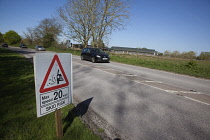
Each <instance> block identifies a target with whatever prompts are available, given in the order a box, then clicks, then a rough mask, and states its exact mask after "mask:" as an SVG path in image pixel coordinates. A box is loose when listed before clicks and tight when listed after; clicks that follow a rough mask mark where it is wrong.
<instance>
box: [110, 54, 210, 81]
mask: <svg viewBox="0 0 210 140" xmlns="http://www.w3.org/2000/svg"><path fill="white" fill-rule="evenodd" d="M110 56H111V61H115V62H120V63H125V64H131V65H136V66H141V67H147V68H152V69H158V70H164V71H169V72H174V73H179V74H185V75H190V76H195V77H200V78H206V79H210V61H200V60H187V59H176V58H167V57H154V56H140V55H129V54H114V53H110Z"/></svg>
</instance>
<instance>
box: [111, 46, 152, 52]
mask: <svg viewBox="0 0 210 140" xmlns="http://www.w3.org/2000/svg"><path fill="white" fill-rule="evenodd" d="M111 50H114V51H130V52H139V53H154V52H156V51H155V50H153V49H144V48H143V49H141V48H129V47H117V46H112V47H111Z"/></svg>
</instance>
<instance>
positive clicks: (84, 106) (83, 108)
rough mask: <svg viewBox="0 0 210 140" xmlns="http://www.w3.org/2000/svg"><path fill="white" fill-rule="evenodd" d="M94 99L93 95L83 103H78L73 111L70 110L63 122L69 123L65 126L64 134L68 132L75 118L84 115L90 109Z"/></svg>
mask: <svg viewBox="0 0 210 140" xmlns="http://www.w3.org/2000/svg"><path fill="white" fill-rule="evenodd" d="M92 100H93V97H92V98H89V99H87V100H84V101H82V102H81V103H79V104H77V106H76V107H74V108H73V109H72V110H71V111H69V113H68V115H67V116H66V118H65V119H63V122H66V123H67V124H66V125H65V126H64V128H63V133H64V134H65V133H66V131H67V129H68V128H69V127H70V125H71V124H72V122H73V121H74V118H76V117H79V116H80V117H82V116H83V115H84V114H85V113H86V112H87V111H88V108H89V106H90V103H91V101H92Z"/></svg>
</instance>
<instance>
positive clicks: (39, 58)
mask: <svg viewBox="0 0 210 140" xmlns="http://www.w3.org/2000/svg"><path fill="white" fill-rule="evenodd" d="M34 72H35V86H36V106H37V117H41V116H44V115H46V114H48V113H51V112H53V111H55V110H56V109H60V108H62V107H64V106H66V105H68V104H70V103H72V100H73V98H72V96H73V94H72V87H73V83H72V56H71V54H69V53H57V54H56V53H36V54H35V57H34Z"/></svg>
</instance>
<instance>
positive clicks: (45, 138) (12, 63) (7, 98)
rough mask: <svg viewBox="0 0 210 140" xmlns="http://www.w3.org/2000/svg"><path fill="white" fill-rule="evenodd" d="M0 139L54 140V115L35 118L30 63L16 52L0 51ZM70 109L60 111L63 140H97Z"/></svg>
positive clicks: (31, 67) (33, 89)
mask: <svg viewBox="0 0 210 140" xmlns="http://www.w3.org/2000/svg"><path fill="white" fill-rule="evenodd" d="M0 84H1V88H0V103H1V104H0V130H1V131H0V139H1V140H10V139H15V140H29V139H34V140H36V139H37V140H38V139H41V140H54V139H55V140H56V139H57V138H56V133H55V132H56V130H55V115H54V113H50V114H48V115H46V116H43V117H40V118H37V117H36V101H35V87H34V72H33V64H32V63H31V62H30V61H28V60H26V59H25V58H24V57H23V56H21V55H19V54H17V53H16V52H13V51H10V50H7V49H3V48H0ZM73 110H74V106H73V105H72V104H71V105H68V106H66V107H64V108H62V109H61V112H62V118H63V127H64V130H65V133H64V137H63V139H64V140H68V139H70V140H84V139H85V140H99V139H100V137H99V136H96V135H94V134H93V133H92V131H91V130H90V129H88V128H87V127H86V126H85V124H83V123H82V122H81V120H80V118H79V117H78V116H76V115H75V112H74V111H73Z"/></svg>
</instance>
